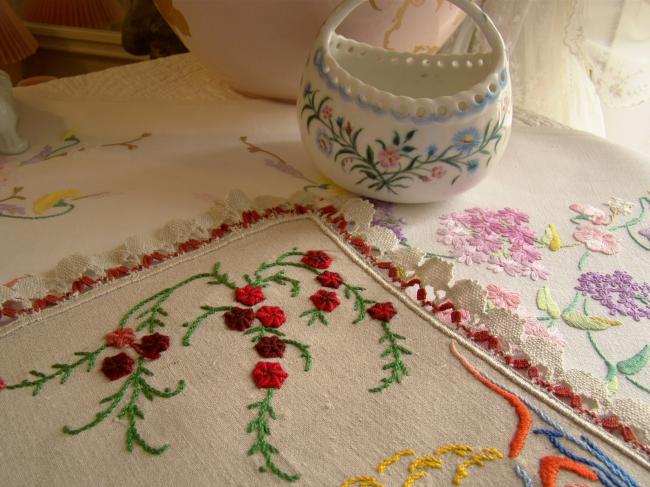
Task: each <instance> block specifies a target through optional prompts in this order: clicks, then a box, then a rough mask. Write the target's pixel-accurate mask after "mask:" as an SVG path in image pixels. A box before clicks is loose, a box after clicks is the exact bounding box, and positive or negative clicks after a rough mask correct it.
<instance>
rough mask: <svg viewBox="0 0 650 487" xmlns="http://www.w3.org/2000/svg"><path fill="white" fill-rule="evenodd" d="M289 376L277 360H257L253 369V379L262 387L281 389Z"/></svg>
mask: <svg viewBox="0 0 650 487" xmlns="http://www.w3.org/2000/svg"><path fill="white" fill-rule="evenodd" d="M287 377H289V374H287V373H286V372H285V371H284V369H283V368H282V365H280V364H279V363H277V362H257V365H255V368H254V369H253V381H255V385H256V386H257V387H259V388H260V389H279V388H280V387H282V384H284V380H285V379H286V378H287Z"/></svg>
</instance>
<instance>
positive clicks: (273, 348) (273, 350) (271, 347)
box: [255, 335, 287, 358]
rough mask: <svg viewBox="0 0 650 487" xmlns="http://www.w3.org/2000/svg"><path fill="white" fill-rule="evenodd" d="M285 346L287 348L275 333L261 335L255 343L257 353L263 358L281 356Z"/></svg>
mask: <svg viewBox="0 0 650 487" xmlns="http://www.w3.org/2000/svg"><path fill="white" fill-rule="evenodd" d="M285 348H287V346H286V345H285V343H284V342H283V341H282V340H281V339H280V338H278V337H276V336H275V335H272V336H270V337H262V338H260V340H259V341H258V342H257V344H256V345H255V350H257V353H259V354H260V357H264V358H276V357H277V358H282V357H283V356H284V350H285Z"/></svg>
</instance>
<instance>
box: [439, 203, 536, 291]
mask: <svg viewBox="0 0 650 487" xmlns="http://www.w3.org/2000/svg"><path fill="white" fill-rule="evenodd" d="M527 223H528V215H527V214H526V213H524V212H523V211H521V210H517V209H515V208H503V209H500V210H490V209H487V208H468V209H466V210H464V211H457V212H453V213H450V214H447V215H443V216H442V217H440V227H439V228H438V229H437V231H436V235H437V240H438V241H439V242H442V243H444V244H445V245H447V246H448V247H449V254H450V255H451V256H453V257H456V258H457V259H458V261H459V262H461V263H463V264H466V265H486V266H487V268H488V269H489V270H491V271H492V272H496V273H499V272H504V273H506V274H508V275H509V276H513V277H518V276H526V277H528V278H530V279H532V280H537V279H546V277H548V273H547V272H546V271H545V270H544V268H543V267H542V265H541V260H542V254H541V252H540V251H539V250H538V249H537V248H536V247H535V245H536V241H537V237H536V235H535V232H534V231H533V230H532V229H530V228H529V227H527V226H526V224H527Z"/></svg>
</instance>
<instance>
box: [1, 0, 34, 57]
mask: <svg viewBox="0 0 650 487" xmlns="http://www.w3.org/2000/svg"><path fill="white" fill-rule="evenodd" d="M37 48H38V43H37V42H36V39H34V36H33V35H32V34H31V32H29V31H28V30H27V27H25V25H24V24H23V23H22V22H21V20H20V19H19V18H18V16H17V15H16V13H15V12H14V11H13V9H12V8H11V7H10V6H9V4H8V3H7V0H0V66H9V65H10V64H14V63H17V62H19V61H22V60H23V59H25V58H26V57H27V56H31V55H32V54H34V52H35V51H36V49H37Z"/></svg>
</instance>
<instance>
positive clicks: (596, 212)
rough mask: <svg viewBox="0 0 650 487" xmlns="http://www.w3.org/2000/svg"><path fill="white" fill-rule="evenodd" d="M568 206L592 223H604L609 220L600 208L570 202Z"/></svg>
mask: <svg viewBox="0 0 650 487" xmlns="http://www.w3.org/2000/svg"><path fill="white" fill-rule="evenodd" d="M569 208H571V209H572V210H573V211H575V212H576V213H579V214H580V215H581V216H583V217H585V218H586V219H587V220H589V221H590V222H591V223H593V224H594V225H606V224H607V223H609V221H610V219H609V217H608V216H607V215H606V214H605V212H604V211H603V210H600V209H598V208H596V207H594V206H591V205H581V204H579V203H572V204H571V205H569Z"/></svg>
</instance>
